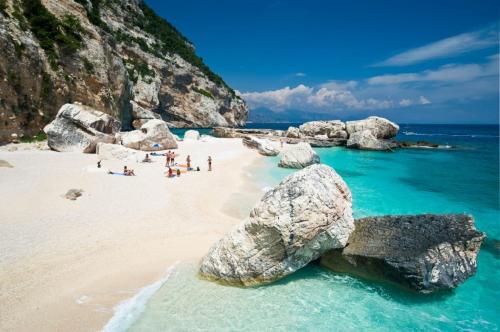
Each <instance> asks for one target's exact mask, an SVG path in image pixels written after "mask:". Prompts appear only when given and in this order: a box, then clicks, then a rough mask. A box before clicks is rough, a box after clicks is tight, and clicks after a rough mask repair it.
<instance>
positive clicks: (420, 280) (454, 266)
mask: <svg viewBox="0 0 500 332" xmlns="http://www.w3.org/2000/svg"><path fill="white" fill-rule="evenodd" d="M355 226H356V227H355V230H354V232H353V233H352V234H351V235H350V237H349V240H348V244H347V246H346V248H344V249H343V250H333V251H330V252H328V253H327V254H325V255H323V256H322V258H321V264H322V265H323V266H325V267H327V268H330V269H332V270H334V271H337V272H347V273H351V274H354V275H358V276H362V277H366V278H370V279H387V280H390V281H392V282H396V283H399V284H401V285H403V286H405V287H409V288H411V289H414V290H417V291H419V292H422V293H430V292H433V291H437V290H441V289H451V288H455V287H457V286H458V285H459V284H461V283H462V282H464V281H465V280H466V279H467V278H469V277H470V276H472V275H473V274H474V273H475V272H476V266H477V255H478V253H479V249H480V247H481V243H482V241H483V239H484V238H485V235H484V233H482V232H479V231H478V230H476V228H475V227H474V219H473V218H472V217H471V216H468V215H463V214H456V215H454V214H448V215H433V214H426V215H408V216H381V217H369V218H363V219H358V220H356V221H355Z"/></svg>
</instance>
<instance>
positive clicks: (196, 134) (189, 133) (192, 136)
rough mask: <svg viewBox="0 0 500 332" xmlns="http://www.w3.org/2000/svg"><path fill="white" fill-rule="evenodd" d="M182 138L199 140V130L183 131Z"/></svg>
mask: <svg viewBox="0 0 500 332" xmlns="http://www.w3.org/2000/svg"><path fill="white" fill-rule="evenodd" d="M184 139H185V140H188V139H192V140H195V141H197V140H199V139H200V132H199V131H198V130H192V129H191V130H188V131H186V132H185V133H184Z"/></svg>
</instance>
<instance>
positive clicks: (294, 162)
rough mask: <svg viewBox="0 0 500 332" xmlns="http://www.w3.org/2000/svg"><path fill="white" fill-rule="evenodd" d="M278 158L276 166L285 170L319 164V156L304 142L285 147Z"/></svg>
mask: <svg viewBox="0 0 500 332" xmlns="http://www.w3.org/2000/svg"><path fill="white" fill-rule="evenodd" d="M280 157H281V159H280V161H279V163H278V166H279V167H285V168H304V167H307V166H309V165H312V164H318V163H319V162H320V160H319V156H318V155H317V154H316V152H315V151H314V150H313V149H312V148H311V145H309V144H308V143H304V142H300V143H298V144H293V145H287V146H285V148H283V150H282V151H281V154H280Z"/></svg>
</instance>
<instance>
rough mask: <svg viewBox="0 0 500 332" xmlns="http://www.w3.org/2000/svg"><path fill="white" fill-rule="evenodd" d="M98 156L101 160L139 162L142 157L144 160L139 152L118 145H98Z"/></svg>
mask: <svg viewBox="0 0 500 332" xmlns="http://www.w3.org/2000/svg"><path fill="white" fill-rule="evenodd" d="M96 154H97V158H98V159H99V160H114V159H115V160H121V161H129V162H139V161H140V160H141V157H142V158H144V156H142V155H141V154H140V152H139V151H137V150H134V149H130V148H126V147H124V146H122V145H118V144H106V143H99V144H97V149H96Z"/></svg>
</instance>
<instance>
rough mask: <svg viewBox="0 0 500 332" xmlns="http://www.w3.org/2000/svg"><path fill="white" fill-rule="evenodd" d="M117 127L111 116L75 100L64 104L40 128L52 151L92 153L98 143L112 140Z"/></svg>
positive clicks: (119, 125) (111, 141) (118, 128)
mask: <svg viewBox="0 0 500 332" xmlns="http://www.w3.org/2000/svg"><path fill="white" fill-rule="evenodd" d="M120 127H121V124H120V121H118V120H117V119H115V118H113V117H112V116H110V115H108V114H105V113H103V112H100V111H97V110H95V109H93V108H91V107H88V106H84V105H81V104H78V103H75V104H65V105H63V106H62V107H61V108H60V109H59V112H58V113H57V116H56V118H55V119H54V121H52V122H51V123H49V124H48V125H47V126H45V128H44V129H43V130H44V132H45V133H46V134H47V143H48V145H49V147H50V148H51V149H52V150H55V151H59V152H85V153H94V152H95V149H96V146H97V143H99V142H104V143H114V142H115V134H116V133H117V132H118V131H119V130H120Z"/></svg>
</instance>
